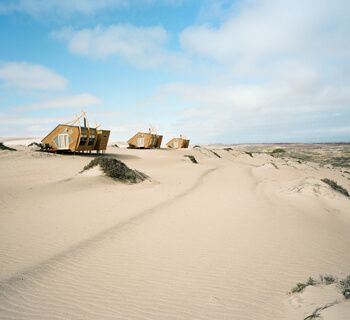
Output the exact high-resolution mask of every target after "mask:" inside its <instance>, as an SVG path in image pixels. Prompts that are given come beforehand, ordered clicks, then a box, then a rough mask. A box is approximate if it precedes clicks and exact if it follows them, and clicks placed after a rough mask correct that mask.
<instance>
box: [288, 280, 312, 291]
mask: <svg viewBox="0 0 350 320" xmlns="http://www.w3.org/2000/svg"><path fill="white" fill-rule="evenodd" d="M316 284H317V281H316V280H315V279H314V278H312V277H309V278H308V279H307V280H306V282H305V283H302V282H299V283H297V285H296V286H295V287H294V288H292V290H291V291H290V292H291V293H298V292H302V291H303V290H304V289H305V288H306V287H308V286H315V285H316Z"/></svg>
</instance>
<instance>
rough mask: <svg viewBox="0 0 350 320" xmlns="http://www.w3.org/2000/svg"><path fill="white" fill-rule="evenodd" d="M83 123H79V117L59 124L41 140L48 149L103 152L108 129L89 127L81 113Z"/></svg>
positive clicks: (108, 133) (107, 137)
mask: <svg viewBox="0 0 350 320" xmlns="http://www.w3.org/2000/svg"><path fill="white" fill-rule="evenodd" d="M83 116H84V118H83V120H84V123H83V125H80V118H81V117H82V116H80V117H78V118H77V119H76V120H74V121H73V122H72V123H67V124H59V125H57V127H56V128H55V129H53V130H52V131H51V132H50V133H49V134H48V135H47V136H46V137H45V138H44V139H42V140H41V142H42V143H43V144H44V145H45V146H46V147H48V151H53V152H57V151H62V152H63V151H66V152H67V151H70V152H83V153H84V152H85V151H87V152H91V151H96V152H97V153H100V151H102V152H104V151H105V150H106V148H107V144H108V139H109V135H110V131H109V130H102V129H98V127H96V128H90V127H89V125H88V121H87V119H86V116H85V113H83Z"/></svg>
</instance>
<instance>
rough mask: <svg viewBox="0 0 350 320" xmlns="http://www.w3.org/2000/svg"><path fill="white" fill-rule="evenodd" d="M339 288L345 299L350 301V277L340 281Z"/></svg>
mask: <svg viewBox="0 0 350 320" xmlns="http://www.w3.org/2000/svg"><path fill="white" fill-rule="evenodd" d="M339 287H340V290H341V293H342V294H343V296H344V297H345V299H350V275H348V276H347V277H346V278H345V279H343V280H340V281H339Z"/></svg>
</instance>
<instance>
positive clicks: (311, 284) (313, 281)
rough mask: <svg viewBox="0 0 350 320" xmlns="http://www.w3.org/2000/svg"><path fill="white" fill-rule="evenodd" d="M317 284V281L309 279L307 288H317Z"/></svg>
mask: <svg viewBox="0 0 350 320" xmlns="http://www.w3.org/2000/svg"><path fill="white" fill-rule="evenodd" d="M316 284H317V281H316V280H315V279H314V278H312V277H309V278H308V279H307V281H306V285H307V286H315V285H316Z"/></svg>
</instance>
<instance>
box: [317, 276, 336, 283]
mask: <svg viewBox="0 0 350 320" xmlns="http://www.w3.org/2000/svg"><path fill="white" fill-rule="evenodd" d="M320 280H321V283H324V284H325V285H329V284H332V283H335V282H337V278H336V277H334V276H332V275H330V274H325V275H324V276H322V275H321V276H320Z"/></svg>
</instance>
